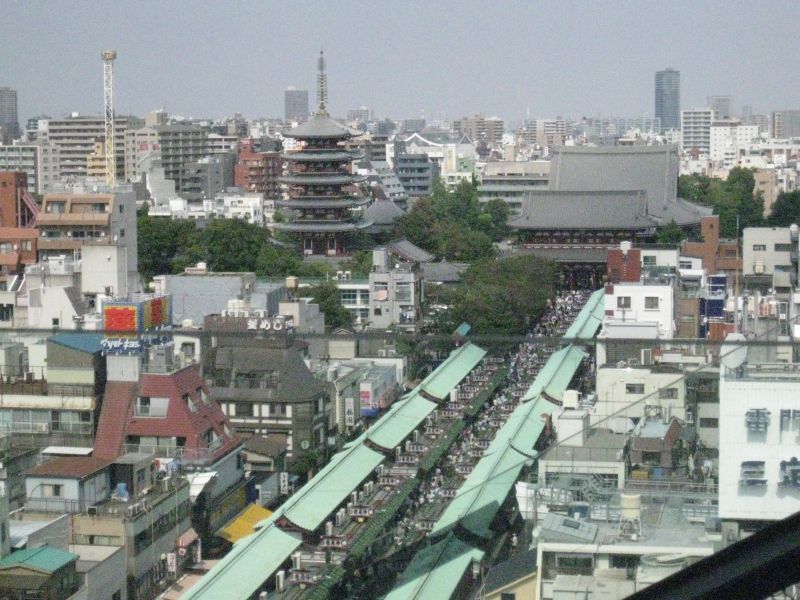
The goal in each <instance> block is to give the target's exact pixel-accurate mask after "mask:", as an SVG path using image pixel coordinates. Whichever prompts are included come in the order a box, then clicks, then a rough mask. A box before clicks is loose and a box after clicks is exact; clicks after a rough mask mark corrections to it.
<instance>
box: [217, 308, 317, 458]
mask: <svg viewBox="0 0 800 600" xmlns="http://www.w3.org/2000/svg"><path fill="white" fill-rule="evenodd" d="M238 312H239V311H237V316H233V315H228V314H222V315H212V316H209V317H206V319H205V323H204V328H205V329H208V330H211V331H213V332H214V333H213V338H214V341H213V342H212V347H211V348H209V349H208V352H207V353H206V356H205V358H204V362H205V367H204V372H205V377H206V381H207V382H208V385H209V389H210V390H211V393H212V394H213V395H214V396H215V397H216V398H217V399H218V400H219V402H220V404H221V405H222V407H223V409H224V411H225V413H226V414H227V416H228V418H229V419H230V421H231V422H232V423H233V424H234V426H235V427H236V429H237V431H240V432H242V433H243V434H244V435H264V436H270V437H280V438H282V439H285V446H286V448H287V458H288V460H289V461H290V462H292V461H296V460H297V459H298V458H299V457H300V456H302V455H304V454H307V453H309V452H314V451H315V452H320V453H324V452H325V450H326V447H327V444H328V431H329V429H330V427H331V422H330V419H331V415H330V412H331V406H330V400H329V397H328V392H327V389H326V387H325V386H324V385H323V384H322V383H321V382H319V381H318V380H316V379H315V378H314V376H313V375H312V374H311V372H310V371H309V369H308V367H307V366H306V365H305V363H304V362H303V356H302V354H301V347H299V346H298V345H297V344H296V342H295V337H294V332H293V326H292V322H291V321H288V320H287V319H285V318H283V317H264V316H256V313H250V314H251V316H238ZM249 331H255V332H258V331H261V332H263V333H262V334H261V335H258V336H256V335H242V333H245V332H249ZM226 333H227V335H226Z"/></svg>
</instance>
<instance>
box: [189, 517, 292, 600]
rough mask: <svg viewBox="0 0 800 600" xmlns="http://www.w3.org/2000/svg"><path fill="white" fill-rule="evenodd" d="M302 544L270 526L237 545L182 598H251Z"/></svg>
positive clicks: (214, 599) (289, 534)
mask: <svg viewBox="0 0 800 600" xmlns="http://www.w3.org/2000/svg"><path fill="white" fill-rule="evenodd" d="M274 516H275V515H273V517H274ZM301 542H302V540H301V539H300V535H299V534H291V533H286V532H285V531H283V530H281V529H279V528H278V527H277V526H276V525H275V524H274V523H271V524H269V525H267V526H266V527H264V528H263V529H261V530H260V531H258V532H257V533H255V534H253V535H251V536H248V537H245V538H242V539H241V540H239V541H238V542H237V543H235V544H234V545H233V549H232V550H231V551H230V552H229V553H228V554H227V555H226V556H225V558H223V559H222V560H221V561H219V563H217V565H215V566H214V568H213V569H212V570H211V571H209V572H208V573H207V574H206V575H205V576H204V577H203V578H202V579H200V581H198V582H197V584H196V585H194V586H193V587H192V588H190V589H189V590H188V591H187V592H186V594H185V595H184V596H183V598H184V600H193V599H196V598H206V599H208V600H216V599H217V598H249V597H250V596H252V595H253V594H254V593H255V592H256V591H258V589H259V588H260V587H261V586H262V584H263V583H264V580H265V579H267V578H268V577H269V576H270V575H271V574H272V573H274V572H275V571H277V570H278V569H279V568H280V566H281V565H282V564H283V563H284V562H285V561H286V560H287V559H288V558H289V557H290V556H291V555H292V552H294V551H295V550H296V549H297V548H298V547H299V546H300V544H301Z"/></svg>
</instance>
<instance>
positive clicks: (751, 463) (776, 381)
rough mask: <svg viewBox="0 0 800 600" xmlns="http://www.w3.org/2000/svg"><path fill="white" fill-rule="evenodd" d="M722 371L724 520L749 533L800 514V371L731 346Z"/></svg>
mask: <svg viewBox="0 0 800 600" xmlns="http://www.w3.org/2000/svg"><path fill="white" fill-rule="evenodd" d="M726 348H727V350H728V352H727V353H726V357H723V358H722V367H721V368H720V380H719V381H720V383H719V395H720V405H719V406H720V408H719V413H720V414H719V440H720V442H719V443H720V447H719V450H720V452H719V515H720V517H721V518H722V519H723V521H734V522H737V523H738V524H739V526H741V527H742V528H743V529H752V525H751V524H752V523H753V522H759V521H773V520H778V519H782V518H784V517H787V516H789V515H791V514H794V513H795V512H797V511H798V510H800V497H798V495H797V493H796V490H797V489H798V487H799V486H800V464H798V460H797V435H798V433H797V432H798V415H800V403H798V396H797V386H798V382H799V381H800V372H799V371H798V365H796V364H786V363H779V364H775V363H772V364H769V363H759V362H758V361H755V360H752V358H751V357H750V350H749V349H746V348H745V347H742V346H740V347H738V348H737V347H736V346H735V344H734V343H731V344H726V345H725V346H723V350H725V349H726Z"/></svg>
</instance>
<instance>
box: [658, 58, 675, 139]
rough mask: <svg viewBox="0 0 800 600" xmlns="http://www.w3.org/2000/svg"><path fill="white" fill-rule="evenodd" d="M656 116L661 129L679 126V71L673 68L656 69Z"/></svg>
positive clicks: (666, 129)
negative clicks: (659, 121) (659, 120)
mask: <svg viewBox="0 0 800 600" xmlns="http://www.w3.org/2000/svg"><path fill="white" fill-rule="evenodd" d="M656 118H658V119H661V131H668V130H670V129H680V127H681V72H680V71H676V70H675V69H664V70H663V71H656Z"/></svg>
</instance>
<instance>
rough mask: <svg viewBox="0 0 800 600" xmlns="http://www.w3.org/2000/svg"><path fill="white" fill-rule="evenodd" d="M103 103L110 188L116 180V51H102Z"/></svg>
mask: <svg viewBox="0 0 800 600" xmlns="http://www.w3.org/2000/svg"><path fill="white" fill-rule="evenodd" d="M100 56H101V58H102V59H103V103H104V105H105V121H106V122H105V126H106V127H105V136H106V139H105V155H106V182H107V183H108V185H109V186H111V188H113V187H114V184H115V183H116V180H117V155H116V152H115V151H114V59H115V58H117V51H116V50H103V52H102V54H101V55H100Z"/></svg>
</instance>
